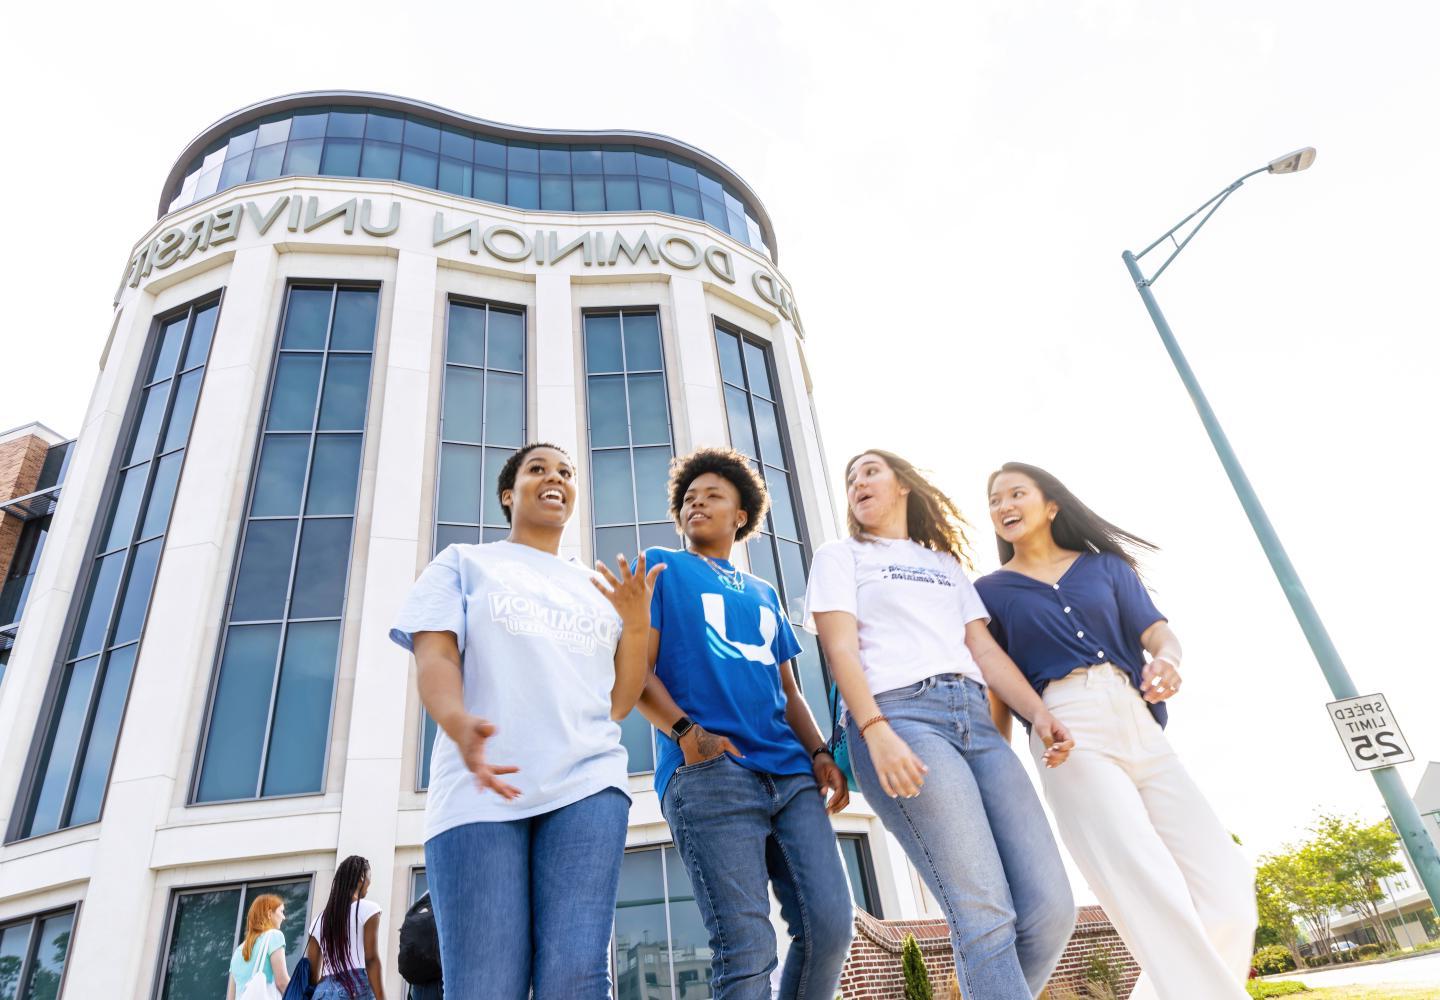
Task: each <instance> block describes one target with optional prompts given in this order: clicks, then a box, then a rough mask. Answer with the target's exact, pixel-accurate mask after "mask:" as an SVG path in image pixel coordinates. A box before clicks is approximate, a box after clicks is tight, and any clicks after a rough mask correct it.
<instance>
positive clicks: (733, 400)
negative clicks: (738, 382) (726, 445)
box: [725, 385, 760, 458]
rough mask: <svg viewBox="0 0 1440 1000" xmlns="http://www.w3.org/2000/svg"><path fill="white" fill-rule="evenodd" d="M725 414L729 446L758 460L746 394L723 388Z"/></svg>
mask: <svg viewBox="0 0 1440 1000" xmlns="http://www.w3.org/2000/svg"><path fill="white" fill-rule="evenodd" d="M725 413H726V416H727V418H728V421H729V424H730V444H731V446H732V447H734V448H735V450H736V451H738V452H740V453H742V454H744V455H747V456H749V457H750V458H758V457H759V455H760V453H759V450H758V449H757V448H756V447H755V427H754V425H753V424H752V423H751V422H750V403H749V398H748V397H747V396H746V394H745V393H744V392H742V391H740V390H739V389H736V388H735V387H734V386H731V385H727V386H726V387H725Z"/></svg>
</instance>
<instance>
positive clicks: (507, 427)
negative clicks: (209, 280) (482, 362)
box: [485, 372, 525, 448]
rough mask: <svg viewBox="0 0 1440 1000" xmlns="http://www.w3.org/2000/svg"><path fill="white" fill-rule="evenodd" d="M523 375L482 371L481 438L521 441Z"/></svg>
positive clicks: (511, 442) (502, 442)
mask: <svg viewBox="0 0 1440 1000" xmlns="http://www.w3.org/2000/svg"><path fill="white" fill-rule="evenodd" d="M524 394H525V379H524V377H523V376H521V375H506V374H502V373H499V372H487V373H486V374H485V440H486V441H487V442H489V443H491V444H500V445H514V446H515V447H517V448H518V447H519V446H520V445H522V444H524V442H523V441H522V440H521V435H522V433H523V431H522V425H523V424H524V422H525V396H524Z"/></svg>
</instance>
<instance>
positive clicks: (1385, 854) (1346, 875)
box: [1310, 814, 1405, 946]
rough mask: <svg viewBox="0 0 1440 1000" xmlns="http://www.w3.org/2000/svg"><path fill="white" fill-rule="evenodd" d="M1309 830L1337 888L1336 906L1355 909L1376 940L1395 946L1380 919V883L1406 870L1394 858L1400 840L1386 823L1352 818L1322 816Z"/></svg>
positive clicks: (1381, 892) (1382, 893) (1388, 930)
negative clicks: (1363, 821)
mask: <svg viewBox="0 0 1440 1000" xmlns="http://www.w3.org/2000/svg"><path fill="white" fill-rule="evenodd" d="M1310 831H1311V833H1312V835H1313V838H1314V839H1313V840H1312V841H1311V844H1313V845H1314V847H1315V850H1316V852H1317V854H1318V855H1319V856H1320V857H1321V858H1322V859H1323V863H1324V864H1325V866H1326V867H1327V869H1328V870H1329V871H1330V873H1331V878H1332V880H1333V881H1334V883H1335V885H1336V886H1337V888H1338V889H1339V897H1340V898H1339V905H1340V906H1342V907H1347V908H1349V909H1351V910H1354V911H1355V913H1356V914H1357V915H1359V917H1360V918H1361V919H1362V920H1364V921H1365V922H1366V923H1367V924H1368V925H1369V926H1370V929H1371V930H1373V931H1374V932H1375V939H1376V940H1377V941H1380V942H1382V943H1383V942H1386V941H1388V942H1390V943H1392V944H1395V945H1396V946H1398V944H1399V942H1397V941H1395V936H1394V935H1393V934H1391V933H1390V929H1389V928H1388V927H1386V926H1385V921H1384V920H1383V919H1382V918H1381V916H1380V903H1381V902H1383V901H1384V899H1385V890H1384V888H1383V887H1382V886H1381V884H1380V880H1381V879H1382V878H1385V877H1387V876H1389V875H1398V874H1400V873H1401V872H1403V871H1404V870H1405V865H1404V864H1403V863H1401V862H1400V861H1399V860H1398V859H1397V858H1396V856H1395V853H1396V851H1397V850H1398V848H1399V846H1400V841H1399V838H1397V837H1396V836H1395V831H1394V830H1393V829H1392V828H1391V826H1390V823H1389V821H1388V820H1381V821H1380V822H1378V823H1372V824H1370V825H1368V826H1367V825H1366V824H1364V823H1361V822H1360V820H1359V819H1357V818H1355V817H1353V816H1337V815H1333V814H1324V815H1322V816H1321V817H1320V818H1319V819H1318V820H1316V821H1315V825H1314V826H1312V827H1311V828H1310Z"/></svg>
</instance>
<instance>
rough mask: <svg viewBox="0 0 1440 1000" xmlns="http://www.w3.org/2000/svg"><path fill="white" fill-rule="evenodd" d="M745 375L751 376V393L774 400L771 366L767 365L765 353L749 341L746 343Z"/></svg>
mask: <svg viewBox="0 0 1440 1000" xmlns="http://www.w3.org/2000/svg"><path fill="white" fill-rule="evenodd" d="M745 374H747V375H749V376H750V391H751V392H753V393H757V394H759V395H761V396H764V397H765V398H766V399H774V398H775V391H774V390H773V389H771V388H770V366H769V365H768V364H766V361H765V352H764V350H762V349H761V348H759V347H756V346H755V345H754V344H752V343H750V342H749V341H748V340H747V341H746V342H745Z"/></svg>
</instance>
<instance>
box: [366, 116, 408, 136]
mask: <svg viewBox="0 0 1440 1000" xmlns="http://www.w3.org/2000/svg"><path fill="white" fill-rule="evenodd" d="M404 135H405V119H404V118H401V117H400V116H399V115H395V114H387V113H386V112H384V111H372V112H370V113H369V114H368V115H366V116H365V138H366V139H383V140H384V141H385V142H399V141H400V140H401V139H402V138H403V137H404Z"/></svg>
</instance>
